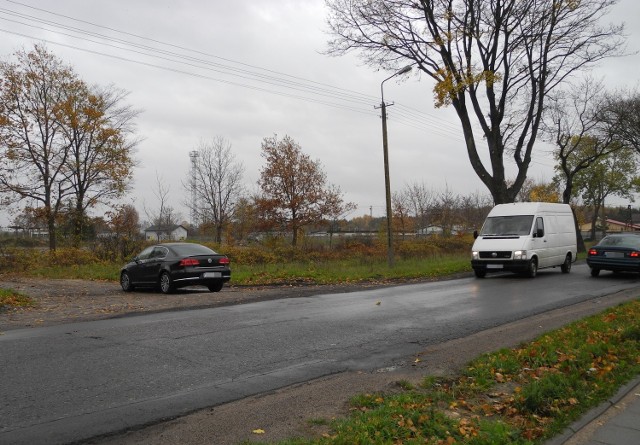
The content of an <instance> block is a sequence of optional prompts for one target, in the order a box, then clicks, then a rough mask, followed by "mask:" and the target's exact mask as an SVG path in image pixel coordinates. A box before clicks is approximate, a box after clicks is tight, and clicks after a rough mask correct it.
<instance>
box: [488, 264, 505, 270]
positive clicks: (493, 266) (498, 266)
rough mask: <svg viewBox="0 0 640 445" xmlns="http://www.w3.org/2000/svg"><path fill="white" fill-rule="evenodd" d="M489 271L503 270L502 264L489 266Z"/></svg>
mask: <svg viewBox="0 0 640 445" xmlns="http://www.w3.org/2000/svg"><path fill="white" fill-rule="evenodd" d="M487 269H502V264H487Z"/></svg>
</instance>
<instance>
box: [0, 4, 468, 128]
mask: <svg viewBox="0 0 640 445" xmlns="http://www.w3.org/2000/svg"><path fill="white" fill-rule="evenodd" d="M5 1H6V2H8V3H12V4H14V5H20V6H23V7H25V8H29V9H31V10H35V11H39V12H43V13H46V14H49V15H53V16H56V17H60V18H64V19H68V20H72V21H74V22H76V23H82V24H86V25H90V26H92V27H96V28H100V29H104V30H108V31H111V32H115V33H117V34H122V35H125V36H129V37H134V38H136V39H141V40H144V41H146V42H150V43H153V44H157V45H162V46H164V47H167V48H172V50H171V51H168V50H166V49H161V48H156V47H152V46H148V45H143V44H139V43H135V42H131V41H128V40H124V39H121V38H114V37H111V36H108V35H105V34H101V33H97V32H93V31H88V30H85V29H81V28H78V27H74V26H69V25H66V24H61V23H57V22H54V21H51V20H46V19H41V18H39V17H35V16H32V15H28V14H24V13H20V12H16V11H11V10H8V9H5V8H0V13H2V14H5V15H9V16H11V17H19V18H20V19H22V20H27V21H32V22H35V23H38V24H46V25H47V26H50V27H53V28H57V29H58V30H51V29H48V28H44V27H41V26H37V25H34V24H30V23H24V22H20V21H17V20H13V19H7V18H0V19H2V20H5V21H9V22H13V23H17V24H20V25H22V26H28V27H31V28H36V29H42V30H45V31H47V32H53V33H56V34H59V35H63V36H67V37H70V38H74V39H82V40H83V41H84V42H86V41H89V42H90V43H93V44H96V45H101V46H107V47H110V48H114V49H117V50H123V51H128V52H132V53H134V54H140V55H144V56H146V57H152V58H155V59H159V60H163V61H168V62H171V63H177V64H182V65H186V66H188V67H190V68H195V69H202V70H207V71H212V72H217V73H219V74H223V75H229V76H233V77H234V78H240V79H243V80H246V81H251V82H259V83H262V84H266V85H269V86H271V87H276V88H283V89H285V90H293V91H298V92H303V93H307V94H312V95H313V96H320V97H324V98H328V99H330V100H338V101H340V103H336V102H331V101H327V100H325V99H318V98H313V97H308V96H300V95H297V94H295V95H294V94H288V93H283V92H281V91H273V90H272V89H269V88H261V87H256V86H254V85H248V84H246V83H241V82H237V81H230V80H225V79H220V78H215V77H211V76H208V75H203V74H198V73H194V72H191V71H186V70H183V69H176V68H168V67H165V66H162V65H157V64H155V63H149V62H143V61H139V60H132V59H130V58H126V57H122V56H117V55H113V54H107V53H104V52H101V51H96V50H91V49H86V48H81V47H78V46H74V45H69V44H64V43H59V42H55V41H52V40H47V39H39V40H43V41H46V42H47V43H51V44H53V45H59V46H64V47H67V48H71V49H75V50H79V51H84V52H88V53H92V54H97V55H102V56H106V57H111V58H114V59H118V60H122V61H126V62H129V63H136V64H140V65H146V66H149V67H153V68H157V69H162V70H166V71H172V72H176V73H181V74H186V75H190V76H194V77H200V78H204V79H208V80H214V81H217V82H222V83H226V84H230V85H235V86H240V87H244V88H249V89H253V90H259V91H264V92H268V93H271V94H277V95H280V96H286V97H291V98H295V99H298V100H303V101H307V102H314V103H319V104H322V105H327V106H331V107H336V108H342V109H345V110H349V111H353V112H358V113H362V114H371V113H372V112H371V111H370V108H369V107H370V106H371V105H372V103H376V102H377V101H378V98H377V97H375V96H372V95H369V94H364V93H360V92H357V91H353V90H348V89H345V88H341V87H336V86H333V85H329V84H325V83H321V82H316V81H312V80H308V79H303V78H301V77H297V76H292V75H289V74H286V73H282V72H278V71H273V70H269V69H265V68H262V67H258V66H255V65H250V64H246V63H243V62H239V61H235V60H231V59H227V58H223V57H219V56H216V55H214V54H210V53H205V52H202V51H197V50H193V49H190V48H186V47H183V46H179V45H175V44H172V43H167V42H162V41H159V40H156V39H150V38H147V37H144V36H141V35H138V34H133V33H130V32H127V31H122V30H118V29H115V28H111V27H107V26H102V25H99V24H96V23H93V22H89V21H86V20H81V19H76V18H74V17H70V16H68V15H64V14H59V13H56V12H52V11H49V10H46V9H43V8H37V7H33V6H30V5H26V4H24V3H20V2H17V1H13V0H5ZM60 29H62V30H64V31H68V32H61V31H59V30H60ZM0 31H3V32H6V33H10V34H14V35H19V36H21V37H26V38H31V39H37V38H35V37H33V36H29V35H26V34H24V33H18V32H15V31H10V30H7V29H0ZM69 32H71V33H74V34H79V36H78V35H74V34H70V33H69ZM84 36H90V37H92V39H87V38H86V37H84ZM95 38H98V39H104V40H106V41H107V42H110V43H105V42H101V41H96V40H93V39H95ZM123 45H124V46H123ZM173 50H180V51H186V52H188V53H192V54H197V55H199V56H205V57H207V58H213V59H217V60H222V61H224V62H227V64H221V63H216V62H212V61H211V60H205V59H202V58H198V57H193V56H190V55H186V54H181V53H176V52H175V51H173ZM228 63H231V64H234V65H238V66H241V67H246V68H251V70H254V71H251V70H247V69H245V68H238V67H237V66H230V65H228ZM255 70H258V71H257V72H256V71H255ZM264 73H268V74H264ZM374 101H375V102H374ZM342 102H345V103H342ZM348 103H351V104H352V105H347V104H348ZM360 106H363V108H360ZM364 107H366V108H364ZM404 108H405V110H404V111H403V113H404V115H403V117H402V118H401V119H399V120H398V122H399V123H402V124H403V125H407V126H411V127H414V128H417V129H422V130H423V131H437V132H441V129H443V128H448V129H450V130H451V129H453V127H452V126H451V124H450V123H448V122H446V121H444V120H442V119H438V118H435V117H432V116H429V115H427V114H425V113H421V112H419V111H417V110H415V109H411V108H409V107H404ZM417 113H419V114H417ZM434 121H435V122H437V124H436V125H435V126H432V122H434ZM447 133H448V134H447ZM441 134H443V135H452V134H456V135H458V137H459V131H455V129H453V131H452V132H451V133H449V131H447V130H445V133H441Z"/></svg>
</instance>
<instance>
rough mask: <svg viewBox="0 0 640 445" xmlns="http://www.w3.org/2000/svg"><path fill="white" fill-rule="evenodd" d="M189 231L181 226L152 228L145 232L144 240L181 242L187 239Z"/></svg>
mask: <svg viewBox="0 0 640 445" xmlns="http://www.w3.org/2000/svg"><path fill="white" fill-rule="evenodd" d="M187 235H188V232H187V229H186V228H185V227H184V226H183V225H181V224H178V225H173V226H151V227H149V228H148V229H145V231H144V238H145V239H146V240H148V241H180V240H185V239H187Z"/></svg>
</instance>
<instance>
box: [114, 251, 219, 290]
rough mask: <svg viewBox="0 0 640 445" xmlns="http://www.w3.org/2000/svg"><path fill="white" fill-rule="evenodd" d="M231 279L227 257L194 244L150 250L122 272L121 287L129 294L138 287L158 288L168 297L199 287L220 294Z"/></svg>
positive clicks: (128, 264)
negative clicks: (183, 289)
mask: <svg viewBox="0 0 640 445" xmlns="http://www.w3.org/2000/svg"><path fill="white" fill-rule="evenodd" d="M229 279H231V269H230V267H229V258H227V256H226V255H221V254H219V253H217V252H215V251H213V250H211V249H209V248H208V247H206V246H203V245H201V244H192V243H164V244H157V245H155V246H150V247H147V248H146V249H144V250H143V251H142V252H140V253H139V254H138V255H137V256H135V257H134V258H133V259H132V260H131V262H129V263H127V264H126V265H125V266H124V267H123V268H122V270H121V271H120V285H121V286H122V289H123V290H124V291H125V292H130V291H132V290H134V289H135V288H136V287H158V288H159V289H160V290H161V291H162V292H163V293H165V294H168V293H171V292H173V291H174V290H175V289H176V288H179V287H186V286H195V285H201V286H206V287H208V288H209V290H210V291H211V292H219V291H220V290H222V286H223V284H224V283H225V282H226V281H229Z"/></svg>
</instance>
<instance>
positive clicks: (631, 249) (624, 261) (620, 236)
mask: <svg viewBox="0 0 640 445" xmlns="http://www.w3.org/2000/svg"><path fill="white" fill-rule="evenodd" d="M587 264H588V265H589V267H590V268H591V276H592V277H597V276H598V275H599V274H600V271H601V270H612V271H614V272H624V271H628V272H640V234H635V233H630V232H629V233H617V234H612V235H607V236H605V237H604V238H602V240H601V241H600V242H599V243H598V244H597V245H595V246H593V247H592V248H591V249H589V252H588V254H587Z"/></svg>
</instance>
